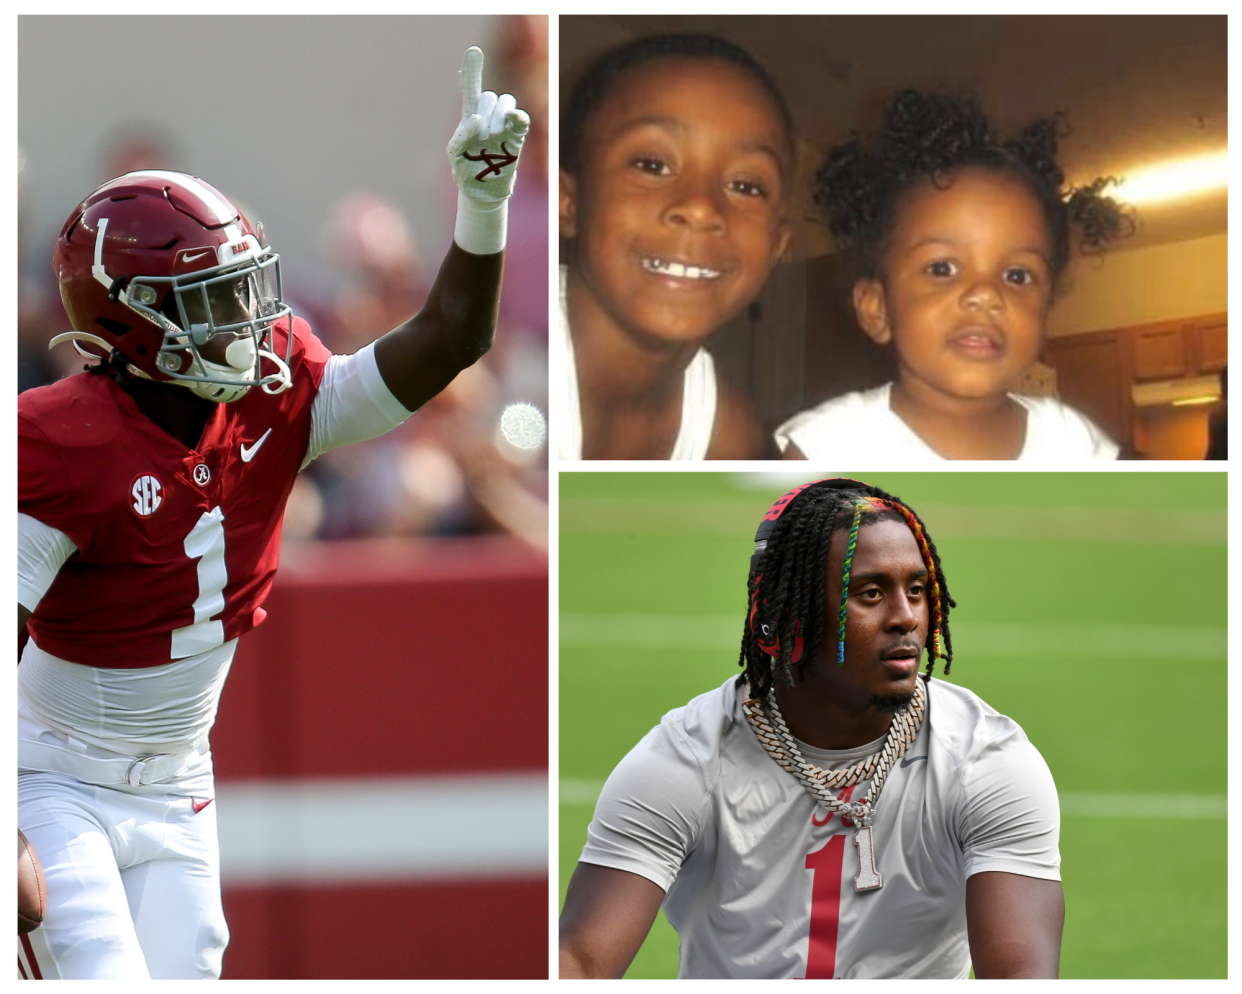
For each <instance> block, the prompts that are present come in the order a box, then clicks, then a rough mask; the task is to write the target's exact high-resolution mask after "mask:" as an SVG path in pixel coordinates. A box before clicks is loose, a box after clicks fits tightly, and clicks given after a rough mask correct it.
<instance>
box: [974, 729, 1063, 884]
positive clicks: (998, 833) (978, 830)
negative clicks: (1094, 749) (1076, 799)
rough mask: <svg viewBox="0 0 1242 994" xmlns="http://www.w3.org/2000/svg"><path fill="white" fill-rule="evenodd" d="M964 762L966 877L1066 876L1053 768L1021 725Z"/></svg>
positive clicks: (1049, 877) (1052, 878)
mask: <svg viewBox="0 0 1242 994" xmlns="http://www.w3.org/2000/svg"><path fill="white" fill-rule="evenodd" d="M1012 727H1013V733H1011V734H1007V735H1005V736H1004V738H1002V739H1000V740H999V741H996V742H994V743H992V744H990V745H989V746H987V747H986V748H985V749H984V750H983V751H982V753H981V754H980V755H979V756H978V757H977V758H975V759H974V760H973V761H972V762H969V763H968V764H966V765H965V766H964V767H963V772H962V776H963V779H964V784H963V786H964V792H963V796H962V803H961V806H960V808H959V810H958V818H957V823H958V824H957V828H958V838H959V839H960V840H961V845H962V856H963V859H964V860H965V865H966V876H967V877H970V876H973V875H974V874H976V873H983V872H985V871H992V870H997V871H1002V872H1005V873H1017V874H1020V875H1022V876H1024V877H1039V878H1042V879H1045V880H1060V879H1061V871H1060V866H1061V857H1060V851H1059V837H1060V832H1061V812H1060V806H1059V803H1058V801H1057V788H1056V784H1055V783H1053V780H1052V773H1051V772H1050V771H1049V769H1048V764H1047V763H1045V762H1044V758H1043V757H1042V756H1041V755H1040V754H1039V751H1038V750H1037V749H1036V748H1035V747H1034V746H1033V745H1032V744H1031V743H1030V741H1029V740H1028V739H1027V738H1026V736H1025V735H1023V734H1022V732H1021V730H1020V729H1018V727H1017V726H1016V725H1013V726H1012Z"/></svg>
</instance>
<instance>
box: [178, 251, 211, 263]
mask: <svg viewBox="0 0 1242 994" xmlns="http://www.w3.org/2000/svg"><path fill="white" fill-rule="evenodd" d="M210 253H211V250H210V249H208V250H207V251H206V252H197V253H195V254H194V255H183V256H182V257H181V261H182V262H193V261H194V260H195V259H201V258H202V257H203V256H205V255H209V254H210Z"/></svg>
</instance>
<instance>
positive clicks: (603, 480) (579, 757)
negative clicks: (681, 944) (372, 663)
mask: <svg viewBox="0 0 1242 994" xmlns="http://www.w3.org/2000/svg"><path fill="white" fill-rule="evenodd" d="M846 475H848V474H846ZM813 478H814V475H813V474H810V473H808V472H806V471H803V472H801V473H798V474H796V475H791V474H789V473H783V474H776V473H772V474H751V475H725V474H718V473H641V474H639V473H631V474H610V473H564V474H562V475H561V477H560V843H559V846H560V860H559V862H560V866H559V875H560V895H561V900H562V901H563V900H564V894H565V888H566V886H567V884H568V881H569V877H570V875H571V873H572V872H573V869H574V866H575V865H576V863H577V859H578V856H579V855H580V854H581V851H582V845H583V843H584V842H585V838H586V827H587V824H588V823H589V821H590V818H591V812H592V810H593V806H594V803H595V799H596V797H597V796H598V793H599V790H600V787H601V786H602V784H603V781H604V779H605V778H606V777H607V775H608V774H609V772H611V770H612V768H613V766H615V764H616V763H617V762H618V760H620V759H621V757H622V756H623V755H625V753H626V752H628V751H629V749H630V748H631V747H632V746H633V745H634V744H635V743H637V741H638V740H639V739H640V738H641V737H642V736H643V735H644V734H645V733H646V732H647V731H648V730H649V729H650V728H651V727H652V726H653V725H655V724H656V723H657V722H658V721H659V719H660V717H661V715H663V714H664V713H665V712H667V711H669V710H671V709H672V708H675V707H679V706H681V705H682V704H684V703H686V702H687V701H688V700H690V699H691V698H692V697H694V696H696V695H698V694H700V693H704V692H706V691H708V690H711V689H712V688H714V687H717V686H719V685H720V683H722V682H723V681H724V680H725V679H726V678H727V677H728V676H729V675H731V674H736V673H737V672H739V670H738V668H737V665H736V660H737V655H738V645H739V642H740V637H741V634H740V633H741V626H742V623H743V617H744V614H745V605H746V571H747V564H748V561H749V557H750V554H751V552H752V544H753V543H752V538H753V535H754V530H755V528H756V527H757V525H758V522H759V519H760V517H761V516H762V515H763V513H764V511H765V510H766V509H767V508H768V506H769V505H770V504H771V503H772V501H774V500H775V499H776V498H777V497H779V496H780V495H781V494H782V493H784V492H785V491H786V490H788V489H789V488H790V487H791V486H794V485H796V484H797V483H802V482H806V480H807V479H813ZM865 479H866V480H867V481H868V482H870V483H874V484H875V485H877V486H880V487H882V488H884V489H886V490H888V491H890V492H891V493H894V494H897V495H898V496H900V497H901V498H902V499H904V500H906V501H909V502H910V503H911V504H912V505H913V506H914V507H915V508H916V509H917V510H918V511H919V513H920V516H921V517H922V518H923V520H924V521H925V522H926V523H927V526H928V529H929V530H930V531H931V533H932V535H933V536H934V537H935V539H936V543H937V546H938V547H939V549H940V551H941V555H942V558H943V561H944V565H945V571H946V575H947V576H948V578H949V586H950V589H951V590H952V592H953V595H954V597H955V598H956V600H957V602H958V605H959V606H958V608H957V610H956V611H954V613H953V641H954V648H955V656H956V660H955V662H954V667H953V676H952V677H951V678H950V679H951V680H952V682H954V683H960V684H961V685H963V686H966V687H969V688H970V689H972V690H973V691H975V692H976V693H978V694H979V695H980V696H981V697H982V698H983V699H984V700H985V701H987V702H988V703H989V704H991V705H992V706H993V707H994V708H996V709H997V710H998V711H1001V712H1002V713H1004V714H1008V715H1010V716H1011V717H1013V718H1014V719H1015V720H1016V721H1018V722H1019V723H1020V724H1021V725H1022V727H1023V729H1024V730H1025V731H1026V733H1027V735H1028V736H1029V737H1030V739H1031V741H1032V742H1034V743H1035V745H1036V746H1037V747H1038V748H1039V750H1040V751H1041V752H1042V754H1043V755H1044V758H1045V759H1046V760H1047V761H1048V765H1049V766H1050V767H1051V769H1052V773H1053V776H1054V777H1055V779H1056V782H1057V788H1058V791H1059V793H1060V800H1061V818H1062V820H1061V858H1062V867H1061V872H1062V877H1063V881H1064V889H1065V901H1066V921H1065V934H1064V943H1063V947H1062V958H1061V976H1062V977H1127V978H1128V977H1135V978H1137V977H1179V978H1180V977H1221V978H1223V977H1225V976H1226V881H1227V862H1226V740H1227V731H1226V729H1227V717H1226V670H1225V666H1226V586H1227V584H1226V510H1225V508H1226V475H1225V474H1224V473H1174V474H1161V473H1146V472H1144V473H1108V474H1104V473H1100V474H1088V473H1073V474H1055V473H986V474H976V473H943V474H899V473H875V474H866V475H865ZM676 970H677V936H676V933H674V932H673V930H672V928H671V927H670V926H669V925H668V923H667V922H666V921H665V919H664V917H663V914H661V915H660V917H659V919H658V920H657V923H656V926H655V928H653V930H652V932H651V935H650V936H649V937H648V939H647V942H646V943H645V944H644V946H643V948H642V950H641V951H640V953H639V954H638V956H637V958H636V959H635V961H634V963H633V965H632V966H631V968H630V970H629V973H628V974H627V976H630V977H672V976H674V975H675V974H676Z"/></svg>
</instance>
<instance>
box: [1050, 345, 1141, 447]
mask: <svg viewBox="0 0 1242 994" xmlns="http://www.w3.org/2000/svg"><path fill="white" fill-rule="evenodd" d="M1126 344H1127V343H1126V341H1125V338H1124V335H1123V333H1121V332H1117V331H1097V332H1093V333H1091V334H1089V335H1068V336H1066V337H1065V338H1054V339H1052V340H1051V341H1049V343H1048V346H1047V349H1046V350H1045V356H1046V359H1047V362H1048V364H1049V365H1050V366H1052V367H1053V368H1054V369H1056V371H1057V394H1058V395H1059V396H1060V398H1061V400H1063V401H1064V402H1065V403H1067V404H1069V406H1070V407H1072V408H1074V409H1075V410H1078V411H1082V413H1083V414H1085V415H1087V417H1089V418H1090V419H1091V420H1092V421H1094V422H1095V423H1096V424H1097V425H1099V426H1100V427H1101V428H1103V429H1104V431H1105V432H1107V433H1108V434H1109V436H1111V437H1112V438H1115V439H1117V440H1118V441H1122V440H1129V438H1130V437H1131V421H1132V418H1133V404H1132V402H1131V400H1130V383H1131V382H1132V380H1133V376H1132V375H1131V372H1130V350H1129V349H1128V348H1126Z"/></svg>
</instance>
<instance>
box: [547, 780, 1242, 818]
mask: <svg viewBox="0 0 1242 994" xmlns="http://www.w3.org/2000/svg"><path fill="white" fill-rule="evenodd" d="M603 787H604V781H603V780H575V779H569V778H562V780H561V789H560V802H561V804H562V805H569V806H573V807H588V808H593V807H594V806H595V802H596V801H597V800H599V792H600V791H601V790H603ZM1060 801H1061V816H1062V817H1063V818H1153V819H1154V818H1165V817H1168V816H1169V815H1170V814H1172V815H1174V816H1175V817H1178V818H1212V819H1218V818H1225V817H1227V816H1228V804H1227V803H1226V802H1227V798H1226V796H1225V795H1224V794H1110V793H1097V792H1090V791H1065V792H1063V793H1062V794H1061V795H1060Z"/></svg>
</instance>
